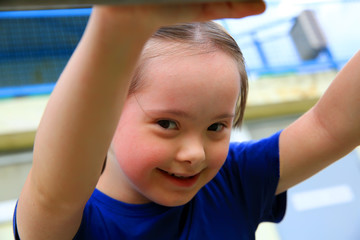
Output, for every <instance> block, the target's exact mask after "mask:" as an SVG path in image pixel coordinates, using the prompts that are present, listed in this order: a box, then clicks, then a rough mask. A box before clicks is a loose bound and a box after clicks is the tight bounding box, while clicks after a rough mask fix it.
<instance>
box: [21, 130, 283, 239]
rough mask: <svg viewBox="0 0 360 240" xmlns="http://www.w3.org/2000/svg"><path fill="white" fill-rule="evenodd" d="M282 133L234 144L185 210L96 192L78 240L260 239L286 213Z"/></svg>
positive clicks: (86, 210) (185, 206)
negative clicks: (260, 230)
mask: <svg viewBox="0 0 360 240" xmlns="http://www.w3.org/2000/svg"><path fill="white" fill-rule="evenodd" d="M279 134H280V133H277V134H275V135H273V136H272V137H270V138H267V139H263V140H260V141H251V142H245V143H231V144H230V150H229V154H228V157H227V159H226V161H225V163H224V165H223V167H222V168H221V170H220V171H219V173H218V174H217V175H216V176H215V177H214V179H213V180H211V181H210V182H209V183H208V184H206V185H205V186H204V187H203V188H202V189H201V190H200V191H199V192H198V193H197V194H196V195H195V197H194V198H193V199H192V200H191V201H190V202H188V203H187V204H185V205H183V206H179V207H165V206H161V205H158V204H155V203H148V204H140V205H137V204H127V203H123V202H120V201H117V200H115V199H113V198H111V197H109V196H107V195H105V194H104V193H102V192H100V191H99V190H97V189H95V191H94V193H93V194H92V196H91V198H90V199H89V201H88V203H87V205H86V207H85V210H84V214H83V219H82V223H81V226H80V228H79V230H78V232H77V234H76V236H75V238H74V239H99V240H103V239H139V240H140V239H141V240H144V239H145V240H146V239H149V240H150V239H151V240H152V239H157V240H171V239H196V240H198V239H215V240H219V239H226V240H231V239H237V240H238V239H244V240H247V239H255V231H256V229H257V226H258V224H259V223H261V222H263V221H272V222H279V221H281V219H282V218H283V216H284V214H285V208H286V193H283V194H281V195H278V196H275V191H276V188H277V185H278V180H279V144H278V142H279ZM14 229H15V234H16V220H15V219H14Z"/></svg>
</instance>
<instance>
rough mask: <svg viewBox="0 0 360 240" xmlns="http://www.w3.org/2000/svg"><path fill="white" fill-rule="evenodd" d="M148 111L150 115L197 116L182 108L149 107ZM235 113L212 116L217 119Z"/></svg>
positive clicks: (229, 116) (192, 117) (230, 116)
mask: <svg viewBox="0 0 360 240" xmlns="http://www.w3.org/2000/svg"><path fill="white" fill-rule="evenodd" d="M146 113H147V114H149V115H152V114H155V115H157V114H168V115H174V116H179V117H182V118H189V119H194V118H195V117H194V116H192V115H190V114H189V113H187V112H185V111H182V110H178V109H164V110H162V109H148V110H146ZM234 117H235V114H234V113H221V114H219V115H216V116H215V117H213V118H212V120H217V119H228V118H234Z"/></svg>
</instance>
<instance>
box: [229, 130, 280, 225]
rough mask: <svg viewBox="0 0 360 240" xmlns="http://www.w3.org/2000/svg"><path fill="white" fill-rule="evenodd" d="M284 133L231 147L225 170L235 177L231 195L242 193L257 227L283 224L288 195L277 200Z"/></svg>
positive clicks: (246, 206)
mask: <svg viewBox="0 0 360 240" xmlns="http://www.w3.org/2000/svg"><path fill="white" fill-rule="evenodd" d="M280 133H281V132H278V133H276V134H274V135H272V136H271V137H269V138H265V139H262V140H259V141H250V142H245V143H231V144H230V150H229V154H228V159H227V161H226V163H225V165H226V166H224V167H225V168H228V169H231V170H229V171H230V172H232V174H234V176H232V179H233V180H232V181H235V182H236V181H240V182H239V183H238V184H232V186H233V187H238V186H240V187H239V189H237V190H236V189H233V190H232V191H240V193H239V194H240V195H241V198H242V199H243V201H244V204H245V209H246V211H248V212H247V214H248V216H249V219H250V220H251V221H252V225H253V226H256V227H257V225H258V224H259V223H260V222H263V221H271V222H280V221H281V220H282V219H283V217H284V215H285V210H286V192H285V193H282V194H280V195H277V196H275V192H276V188H277V186H278V182H279V177H280V169H279V165H280V164H279V136H280Z"/></svg>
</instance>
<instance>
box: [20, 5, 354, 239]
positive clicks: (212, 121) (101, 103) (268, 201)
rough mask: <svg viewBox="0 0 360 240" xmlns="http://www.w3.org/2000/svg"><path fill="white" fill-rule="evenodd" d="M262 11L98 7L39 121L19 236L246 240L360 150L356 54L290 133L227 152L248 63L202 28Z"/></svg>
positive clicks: (214, 31)
mask: <svg viewBox="0 0 360 240" xmlns="http://www.w3.org/2000/svg"><path fill="white" fill-rule="evenodd" d="M250 6H253V7H250ZM254 6H257V7H256V8H255V7H254ZM263 8H264V6H263V5H262V4H258V5H256V4H255V5H251V4H250V5H249V4H248V3H246V4H244V3H243V4H235V3H223V4H199V5H197V4H194V5H192V6H182V5H173V6H146V7H140V6H138V7H104V6H103V7H95V8H94V10H93V13H92V16H91V18H90V20H89V23H88V27H87V29H86V31H85V33H84V36H83V38H82V40H81V41H80V43H79V46H78V47H77V49H76V51H75V52H74V54H73V56H72V58H71V59H70V61H69V63H68V65H67V66H66V68H65V70H64V72H63V73H62V75H61V77H60V79H59V81H58V83H57V86H56V88H55V89H54V91H53V93H52V95H51V97H50V100H49V103H48V106H47V109H46V111H45V113H44V116H43V118H42V121H41V123H40V126H39V129H38V132H37V136H36V139H35V145H34V162H33V167H32V169H31V171H30V173H29V176H28V179H27V181H26V183H25V186H24V188H23V191H22V193H21V195H20V197H19V201H18V204H17V209H16V213H15V218H14V230H15V237H16V238H17V239H19V238H21V239H221V238H222V239H254V233H255V230H256V228H257V226H258V224H259V223H260V222H262V221H274V222H278V221H280V220H281V219H282V217H283V215H284V212H285V201H286V190H287V189H288V188H290V187H291V186H293V185H295V184H297V183H299V182H301V181H302V180H304V179H306V178H308V177H310V176H311V175H313V174H314V173H316V172H318V171H320V170H321V169H323V168H324V167H326V166H327V165H329V164H331V163H332V162H334V161H335V160H337V159H339V158H341V157H342V156H344V155H345V154H347V153H348V152H350V151H351V150H352V149H353V148H354V147H356V146H357V145H358V144H359V143H360V126H359V124H358V122H359V119H360V106H359V104H360V97H359V95H358V92H359V91H360V81H359V78H360V70H359V68H358V67H357V66H356V65H357V63H358V62H359V61H360V54H357V55H356V56H355V57H354V59H353V60H351V61H350V62H349V63H348V65H347V66H346V67H345V68H344V69H343V70H342V72H340V73H339V75H338V77H337V78H336V79H335V80H334V82H333V84H332V85H331V86H330V87H329V89H328V91H327V92H326V94H324V96H323V97H322V99H321V100H320V101H319V103H318V104H317V105H316V106H315V107H314V108H312V109H311V110H310V111H309V112H308V113H306V114H305V115H304V116H302V117H301V118H300V119H298V120H297V121H296V122H294V123H293V124H292V125H291V126H289V127H288V128H286V129H284V130H283V131H281V132H278V133H275V134H274V135H273V136H271V137H269V138H267V139H263V140H260V141H258V142H247V143H232V144H229V140H230V133H231V129H232V127H233V126H235V127H237V126H240V124H241V122H242V117H243V112H244V106H245V102H246V95H247V76H246V72H245V67H244V62H243V58H242V54H241V52H240V49H239V48H238V46H237V45H236V43H235V41H234V40H233V39H232V38H231V37H230V36H229V35H228V34H227V33H226V32H225V31H224V30H223V29H222V28H221V27H220V26H218V25H217V24H215V23H213V22H199V21H203V20H208V19H214V18H222V17H242V16H246V15H250V14H255V13H259V12H261V11H263ZM188 21H198V22H197V23H187V24H177V25H171V26H168V27H161V28H160V29H158V30H157V31H156V32H155V33H153V32H154V31H155V30H156V29H157V28H158V27H160V26H162V25H169V24H174V23H176V22H188Z"/></svg>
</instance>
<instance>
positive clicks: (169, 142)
mask: <svg viewBox="0 0 360 240" xmlns="http://www.w3.org/2000/svg"><path fill="white" fill-rule="evenodd" d="M148 61H149V62H148V63H147V65H146V69H145V72H144V76H143V78H144V79H143V80H142V81H144V82H143V83H144V85H143V86H142V88H141V89H140V90H139V91H138V92H136V93H135V94H132V95H130V96H129V97H128V99H127V100H126V103H125V106H124V109H123V113H122V115H121V119H120V121H119V125H118V128H117V130H116V133H115V136H114V140H113V150H114V155H115V157H116V160H117V163H118V166H117V167H116V169H117V170H116V171H117V174H116V175H117V176H118V178H117V179H118V182H117V183H116V184H118V185H117V187H116V189H117V191H118V193H117V194H116V195H117V196H121V197H120V200H122V201H124V202H128V203H146V202H149V201H153V202H156V203H158V204H161V205H165V206H178V205H182V204H185V203H187V202H188V201H190V200H191V199H192V198H193V197H194V195H195V194H196V193H197V192H198V191H199V190H200V188H202V187H203V186H204V185H205V184H206V183H208V182H209V181H210V180H211V179H212V178H213V177H214V176H215V175H216V174H217V172H218V171H219V169H220V168H221V166H222V165H223V163H224V161H225V159H226V156H227V153H228V147H229V139H230V132H231V126H232V120H233V116H234V112H235V103H236V99H237V96H238V94H239V90H240V86H239V85H240V81H239V78H240V76H239V71H238V68H237V65H236V62H235V60H234V59H232V58H231V57H229V56H228V55H227V54H225V53H223V52H221V51H214V52H211V53H203V54H196V55H189V54H180V53H179V54H175V55H174V54H172V55H171V56H160V57H156V58H153V59H151V60H148Z"/></svg>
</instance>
